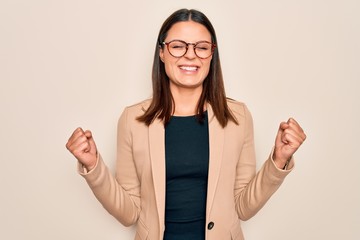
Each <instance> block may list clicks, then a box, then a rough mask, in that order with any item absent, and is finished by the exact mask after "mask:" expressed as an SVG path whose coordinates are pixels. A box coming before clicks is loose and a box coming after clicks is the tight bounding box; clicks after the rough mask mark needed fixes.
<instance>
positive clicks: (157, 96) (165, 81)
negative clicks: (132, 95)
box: [137, 9, 238, 127]
mask: <svg viewBox="0 0 360 240" xmlns="http://www.w3.org/2000/svg"><path fill="white" fill-rule="evenodd" d="M190 20H191V21H194V22H197V23H200V24H202V25H203V26H205V27H206V28H207V30H208V31H209V32H210V35H211V41H212V43H214V44H216V46H217V40H216V34H215V30H214V28H213V26H212V24H211V23H210V21H209V19H208V18H207V17H206V16H205V15H204V14H203V13H202V12H200V11H197V10H194V9H190V10H189V9H180V10H178V11H176V12H174V13H173V14H171V15H170V16H169V17H168V18H167V19H166V20H165V22H164V23H163V25H162V27H161V29H160V31H159V35H158V39H157V42H156V48H155V54H154V63H153V68H152V87H153V97H152V102H151V104H150V106H149V108H148V109H147V110H146V111H145V113H144V114H143V115H142V116H140V117H138V118H137V119H138V120H139V121H141V122H144V123H145V124H146V125H148V126H149V125H150V124H151V123H152V122H153V121H154V120H155V119H156V118H159V119H162V120H163V121H164V124H165V125H166V124H167V123H168V122H169V121H170V117H171V115H172V114H173V112H174V109H173V104H174V99H173V97H172V95H171V91H170V87H169V78H168V76H167V75H166V72H165V66H164V63H163V62H162V61H161V60H160V57H159V53H160V48H162V47H163V45H162V44H161V43H162V42H164V41H165V38H166V36H167V33H168V31H169V30H170V28H171V27H172V26H173V25H174V24H175V23H177V22H185V21H190ZM207 102H208V103H209V104H210V105H211V107H212V109H213V111H214V115H215V117H216V118H217V120H218V121H219V123H220V125H221V126H222V127H225V126H226V125H227V123H228V121H229V120H231V121H233V122H234V123H236V124H238V122H237V120H236V118H235V117H234V116H233V114H232V113H231V111H230V110H229V108H228V106H227V101H226V95H225V88H224V81H223V76H222V72H221V65H220V58H219V51H218V48H217V47H216V48H215V49H214V53H213V57H212V60H211V64H210V70H209V73H208V75H207V77H206V78H205V80H204V82H203V91H202V94H201V96H200V99H199V102H198V106H197V117H198V119H199V121H200V122H202V121H203V118H204V105H205V104H206V103H207Z"/></svg>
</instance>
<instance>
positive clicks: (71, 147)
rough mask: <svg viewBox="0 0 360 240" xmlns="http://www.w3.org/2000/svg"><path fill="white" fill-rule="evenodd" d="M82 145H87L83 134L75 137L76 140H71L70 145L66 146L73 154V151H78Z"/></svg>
mask: <svg viewBox="0 0 360 240" xmlns="http://www.w3.org/2000/svg"><path fill="white" fill-rule="evenodd" d="M84 143H87V144H88V139H87V137H86V136H85V134H82V135H80V136H77V138H76V139H75V140H73V141H72V142H71V144H69V145H68V149H69V151H70V152H72V153H74V152H75V151H78V150H79V148H81V146H82V145H83V144H84ZM81 150H84V149H81Z"/></svg>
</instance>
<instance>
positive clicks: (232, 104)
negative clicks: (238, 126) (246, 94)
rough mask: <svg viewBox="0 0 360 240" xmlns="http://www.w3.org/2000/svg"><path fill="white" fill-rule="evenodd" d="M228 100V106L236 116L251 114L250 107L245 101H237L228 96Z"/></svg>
mask: <svg viewBox="0 0 360 240" xmlns="http://www.w3.org/2000/svg"><path fill="white" fill-rule="evenodd" d="M226 101H227V105H228V108H229V109H230V111H231V112H232V113H233V114H234V115H235V117H246V116H247V115H250V112H249V109H248V108H247V106H246V104H245V103H244V102H240V101H236V100H234V99H231V98H227V99H226Z"/></svg>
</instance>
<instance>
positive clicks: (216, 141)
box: [206, 104, 225, 219]
mask: <svg viewBox="0 0 360 240" xmlns="http://www.w3.org/2000/svg"><path fill="white" fill-rule="evenodd" d="M207 111H208V119H209V149H210V159H209V174H208V175H209V176H208V191H207V202H206V214H207V219H208V217H209V214H210V210H211V207H212V203H213V200H214V195H215V190H216V186H217V183H218V179H219V174H220V169H221V162H222V154H223V148H224V136H225V133H224V128H223V127H222V126H221V125H220V123H219V122H218V121H217V119H216V117H215V115H214V112H213V110H212V108H211V106H210V104H208V105H207Z"/></svg>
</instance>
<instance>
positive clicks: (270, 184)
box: [234, 105, 294, 220]
mask: <svg viewBox="0 0 360 240" xmlns="http://www.w3.org/2000/svg"><path fill="white" fill-rule="evenodd" d="M243 107H244V108H243V113H244V114H243V117H244V123H245V126H244V131H243V132H244V144H243V146H242V151H241V153H240V157H239V160H238V163H237V166H236V179H235V189H234V194H235V205H236V206H235V207H236V211H237V214H238V216H239V218H240V219H241V220H248V219H249V218H251V217H252V216H254V215H255V214H256V213H257V212H258V211H259V210H260V209H261V208H262V207H263V206H264V204H265V203H266V202H267V201H268V200H269V198H270V197H271V196H272V195H273V194H274V193H275V191H276V190H277V189H278V188H279V187H280V185H281V183H282V182H283V180H284V179H285V177H286V176H287V175H288V174H289V172H291V170H292V169H293V166H294V161H293V159H291V160H290V162H289V164H288V167H287V169H286V170H282V169H279V168H277V167H276V165H275V163H274V161H273V159H272V155H273V151H272V152H271V154H270V156H269V158H268V159H267V160H266V161H265V163H264V164H263V166H262V167H261V169H260V170H259V171H258V172H257V173H256V159H255V150H254V130H253V120H252V116H251V114H250V112H249V110H248V109H247V107H246V106H245V105H243Z"/></svg>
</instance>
